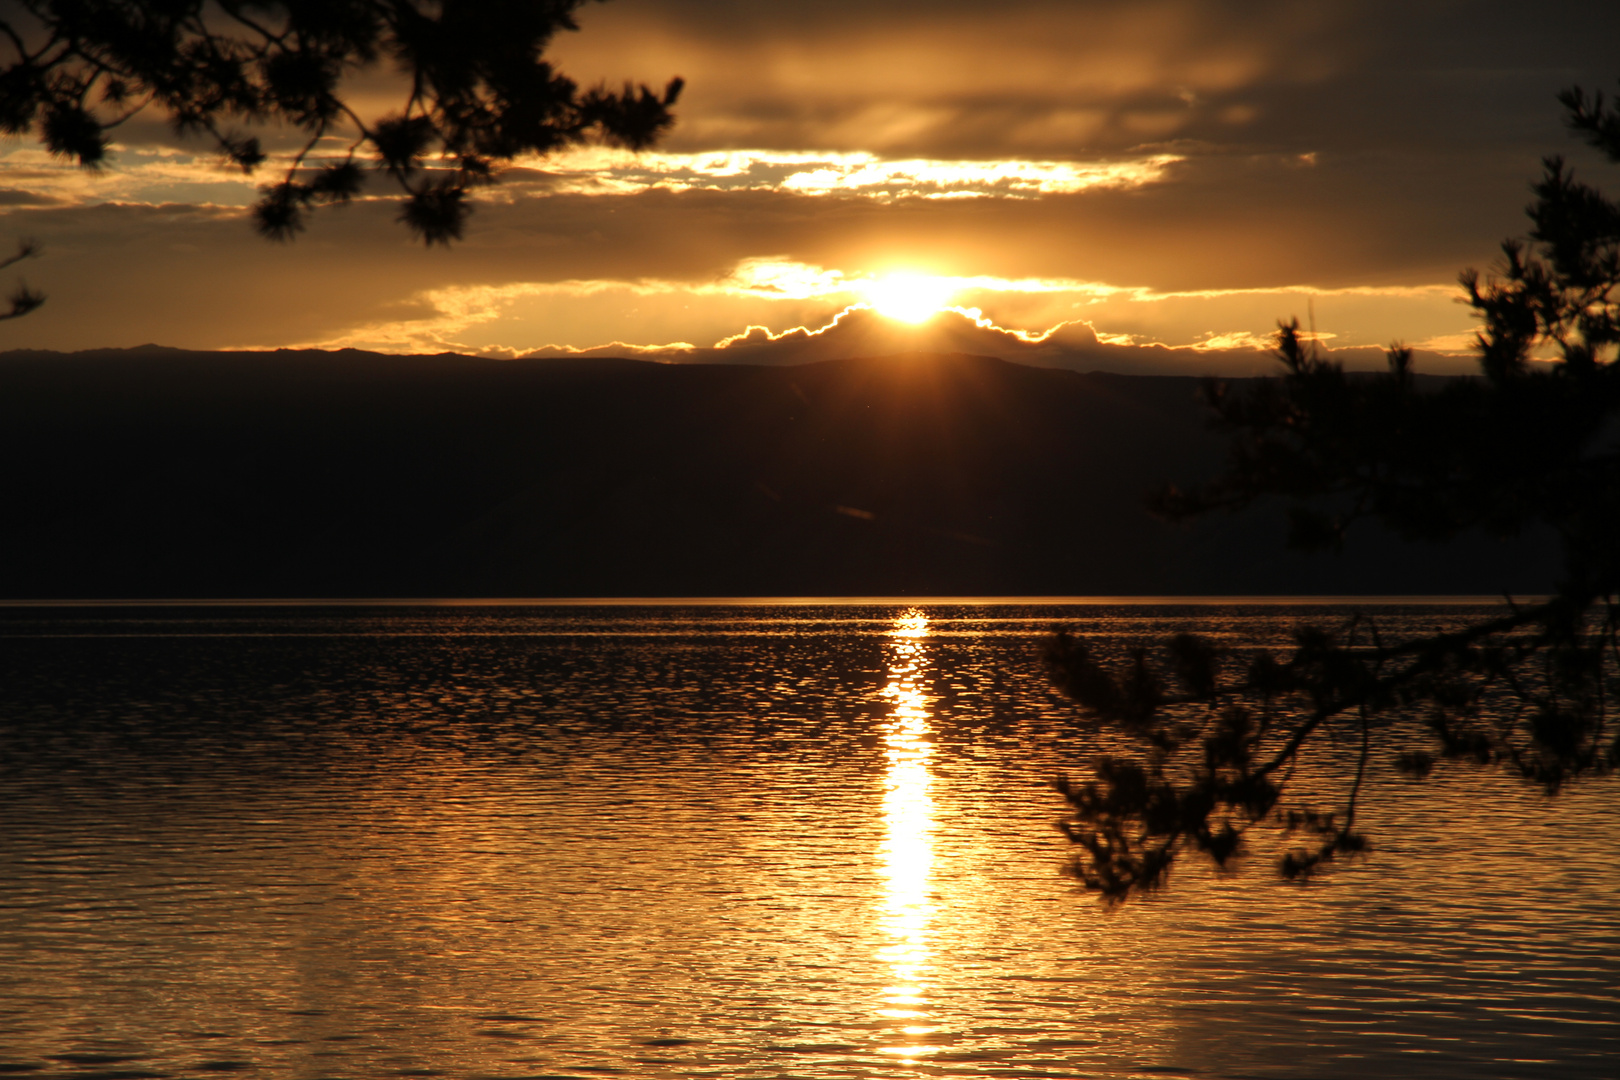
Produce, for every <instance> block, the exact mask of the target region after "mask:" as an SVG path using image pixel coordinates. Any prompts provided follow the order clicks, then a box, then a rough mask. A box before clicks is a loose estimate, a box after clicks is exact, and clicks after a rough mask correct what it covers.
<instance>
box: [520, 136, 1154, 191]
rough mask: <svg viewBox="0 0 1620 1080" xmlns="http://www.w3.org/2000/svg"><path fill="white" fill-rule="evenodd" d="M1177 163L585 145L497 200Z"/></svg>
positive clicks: (1116, 183)
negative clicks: (629, 149)
mask: <svg viewBox="0 0 1620 1080" xmlns="http://www.w3.org/2000/svg"><path fill="white" fill-rule="evenodd" d="M1180 160H1182V159H1181V158H1180V157H1178V156H1177V155H1175V154H1164V153H1160V154H1150V155H1136V156H1134V157H1125V158H1121V159H1117V160H1099V161H1029V160H1020V159H999V160H995V161H946V160H933V159H922V158H913V159H906V160H890V159H886V158H883V157H881V156H879V155H877V154H872V153H867V152H864V151H862V152H854V153H840V152H836V151H796V152H792V153H787V152H782V151H772V150H725V151H710V152H705V153H695V154H669V153H642V154H632V153H629V152H626V151H620V150H611V149H607V148H601V147H592V148H586V149H580V150H573V151H568V152H566V153H560V154H555V155H552V156H551V157H548V158H530V159H521V160H519V161H518V162H516V164H515V167H514V168H513V169H511V170H509V171H508V172H507V173H506V174H505V176H504V178H503V179H504V184H503V186H502V188H501V189H498V190H497V192H496V196H497V197H499V198H505V199H510V198H515V197H521V196H522V195H525V194H530V193H539V194H579V195H629V194H635V193H637V192H641V191H646V190H649V189H655V188H656V189H662V190H666V191H693V190H703V191H786V192H792V193H794V194H798V195H810V196H822V197H826V196H846V197H848V196H854V197H862V198H869V199H880V200H888V199H900V198H922V199H951V198H1025V199H1027V198H1038V197H1040V196H1042V195H1069V194H1074V193H1076V192H1081V191H1088V190H1091V189H1096V188H1113V189H1130V188H1136V187H1141V186H1142V185H1144V184H1151V183H1156V182H1159V181H1161V180H1163V179H1164V178H1165V172H1166V169H1167V168H1168V167H1169V166H1170V165H1173V164H1175V163H1176V162H1178V161H1180Z"/></svg>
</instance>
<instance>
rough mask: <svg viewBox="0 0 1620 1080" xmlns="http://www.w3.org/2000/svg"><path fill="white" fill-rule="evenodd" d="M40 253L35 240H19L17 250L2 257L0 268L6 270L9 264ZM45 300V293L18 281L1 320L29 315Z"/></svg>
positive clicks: (0, 314) (0, 315)
mask: <svg viewBox="0 0 1620 1080" xmlns="http://www.w3.org/2000/svg"><path fill="white" fill-rule="evenodd" d="M38 254H39V245H38V244H36V243H35V242H34V241H32V240H19V241H18V242H17V250H16V252H15V253H14V254H12V255H9V256H7V257H6V258H4V259H0V270H4V269H6V268H7V267H9V266H15V265H17V264H18V263H20V262H22V261H23V260H24V259H32V258H33V257H34V256H35V255H38ZM44 302H45V294H44V293H38V292H35V291H34V290H33V289H30V288H29V287H28V283H27V282H24V281H19V282H18V283H17V287H16V288H15V289H13V290H12V291H11V295H10V296H8V297H6V303H7V305H8V306H7V307H6V309H5V310H4V311H0V321H4V320H6V319H19V318H21V317H22V316H24V315H27V314H28V313H29V312H30V311H33V310H34V309H35V308H37V307H39V305H41V304H43V303H44Z"/></svg>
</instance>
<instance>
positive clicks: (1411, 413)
mask: <svg viewBox="0 0 1620 1080" xmlns="http://www.w3.org/2000/svg"><path fill="white" fill-rule="evenodd" d="M1561 100H1562V101H1563V103H1564V105H1565V107H1566V109H1567V110H1568V117H1569V122H1570V125H1571V127H1572V128H1573V129H1575V130H1576V131H1577V132H1579V133H1581V134H1583V135H1585V136H1586V137H1587V139H1588V140H1589V141H1590V142H1591V143H1592V144H1593V145H1594V146H1596V147H1598V148H1599V149H1601V150H1603V151H1604V152H1605V153H1606V154H1607V155H1608V156H1609V157H1610V158H1611V159H1612V160H1617V161H1620V110H1617V109H1616V107H1615V106H1614V105H1613V104H1611V103H1609V102H1606V101H1605V99H1604V98H1603V97H1602V96H1601V95H1585V94H1583V92H1582V91H1581V90H1579V89H1578V88H1576V89H1573V90H1570V91H1568V92H1567V93H1565V94H1564V95H1562V97H1561ZM1544 165H1545V168H1544V172H1543V175H1542V178H1541V179H1540V180H1539V181H1537V182H1536V183H1535V184H1534V185H1533V190H1534V193H1535V201H1534V202H1533V203H1532V204H1531V206H1530V207H1529V209H1528V213H1529V216H1530V219H1531V221H1532V223H1533V229H1532V231H1531V233H1530V239H1529V242H1521V241H1508V242H1506V243H1504V244H1503V246H1502V250H1503V258H1502V261H1501V262H1500V263H1499V264H1498V266H1497V268H1496V270H1495V272H1494V273H1493V274H1490V275H1488V276H1484V277H1482V276H1481V275H1480V274H1478V273H1476V272H1475V271H1473V270H1469V271H1466V272H1464V273H1463V274H1462V276H1461V280H1462V284H1463V288H1464V290H1465V294H1466V300H1467V302H1468V303H1469V305H1470V306H1472V308H1473V309H1474V311H1475V312H1476V313H1477V314H1478V316H1479V318H1480V320H1481V327H1480V330H1479V333H1478V335H1477V339H1476V348H1477V351H1478V354H1479V360H1480V369H1481V375H1480V376H1479V377H1476V378H1469V379H1456V380H1450V381H1448V382H1447V383H1446V384H1445V385H1444V386H1443V387H1441V388H1440V389H1436V390H1423V389H1419V387H1418V386H1417V384H1416V382H1415V380H1414V379H1413V378H1412V354H1411V351H1410V350H1408V349H1405V348H1402V347H1400V346H1394V347H1391V349H1390V350H1389V354H1388V360H1389V368H1388V371H1387V372H1385V373H1382V374H1372V375H1352V374H1347V373H1346V372H1345V371H1344V370H1343V369H1342V367H1340V365H1338V364H1336V363H1332V362H1330V361H1328V360H1326V359H1325V358H1323V356H1322V355H1321V353H1320V352H1319V350H1318V349H1317V348H1316V347H1315V345H1314V344H1313V343H1311V342H1308V341H1307V340H1305V339H1304V338H1303V337H1302V336H1301V334H1300V331H1299V324H1298V321H1297V320H1293V321H1290V322H1287V323H1284V324H1280V329H1279V331H1278V335H1277V355H1278V358H1279V360H1280V361H1281V362H1282V364H1283V368H1284V371H1283V374H1282V375H1281V377H1279V378H1275V379H1268V380H1261V381H1258V382H1257V383H1256V384H1255V385H1253V386H1252V387H1250V388H1248V389H1246V390H1239V389H1236V388H1235V387H1233V386H1232V385H1231V384H1229V383H1224V382H1220V381H1212V382H1210V383H1209V384H1207V385H1206V388H1205V392H1206V396H1207V399H1208V401H1209V403H1210V405H1211V406H1212V408H1213V411H1214V414H1215V417H1216V421H1217V423H1218V424H1219V425H1220V426H1221V427H1223V428H1224V429H1226V430H1227V431H1228V432H1229V433H1230V434H1231V437H1232V442H1231V452H1230V459H1229V461H1228V464H1227V468H1226V470H1225V472H1224V474H1222V475H1221V476H1220V477H1218V478H1217V479H1216V480H1214V481H1213V482H1211V483H1209V484H1206V485H1203V486H1201V487H1199V488H1196V489H1193V490H1190V491H1187V490H1181V489H1178V488H1175V487H1166V488H1164V489H1163V490H1161V491H1159V492H1158V493H1156V494H1155V495H1154V496H1153V498H1152V499H1151V500H1150V502H1151V505H1152V507H1153V508H1154V509H1155V510H1156V511H1157V512H1158V513H1160V514H1162V515H1163V516H1165V517H1168V518H1170V519H1172V520H1175V519H1184V518H1188V517H1192V516H1196V515H1199V514H1205V513H1209V512H1211V511H1214V510H1223V509H1224V510H1235V509H1240V508H1243V507H1246V506H1249V505H1251V504H1253V503H1255V502H1256V501H1259V500H1261V499H1267V498H1281V499H1282V500H1284V501H1285V502H1286V504H1287V507H1288V516H1289V543H1290V546H1292V547H1295V548H1299V549H1303V550H1318V549H1323V548H1328V549H1333V548H1337V547H1339V545H1340V544H1341V543H1342V542H1343V539H1344V536H1345V534H1346V531H1347V530H1348V529H1349V528H1350V527H1351V526H1352V525H1353V524H1354V523H1355V522H1357V521H1360V520H1364V519H1369V518H1370V519H1375V520H1377V521H1380V522H1382V523H1383V524H1384V525H1386V526H1388V527H1390V528H1391V529H1393V530H1394V531H1395V532H1397V533H1398V534H1400V535H1402V536H1404V537H1406V538H1408V539H1422V540H1432V541H1445V540H1449V539H1451V538H1453V537H1455V536H1457V535H1458V534H1459V533H1462V532H1464V531H1465V530H1469V529H1483V530H1485V531H1487V532H1490V533H1495V534H1498V535H1511V534H1514V533H1518V532H1521V531H1523V530H1525V529H1528V528H1532V527H1545V528H1550V529H1551V530H1553V532H1554V533H1555V534H1556V535H1557V537H1558V539H1559V541H1560V542H1561V545H1562V551H1563V577H1562V580H1561V582H1560V583H1559V585H1558V589H1557V592H1556V594H1555V595H1553V596H1552V597H1550V598H1549V599H1547V600H1546V601H1544V602H1539V603H1535V604H1529V605H1524V606H1515V605H1513V604H1512V603H1511V602H1510V603H1509V605H1508V608H1507V610H1506V611H1504V612H1503V613H1501V614H1497V615H1493V616H1492V617H1490V618H1487V619H1482V620H1479V621H1477V622H1475V623H1473V624H1472V625H1469V626H1466V627H1464V628H1462V629H1460V630H1455V631H1449V632H1444V633H1434V634H1431V635H1429V636H1425V637H1418V638H1413V639H1411V640H1405V641H1398V642H1384V641H1383V640H1382V639H1381V638H1380V636H1379V634H1378V632H1377V626H1376V624H1375V623H1374V622H1372V621H1371V620H1369V619H1367V618H1365V617H1363V616H1356V617H1355V618H1352V619H1351V620H1349V621H1348V622H1347V623H1346V624H1344V625H1343V626H1339V627H1334V628H1322V627H1312V626H1306V627H1301V628H1299V629H1298V630H1296V631H1295V635H1294V636H1295V642H1294V648H1293V651H1292V653H1291V654H1289V655H1286V656H1281V657H1278V656H1272V655H1270V654H1268V653H1267V652H1265V651H1264V650H1253V651H1250V652H1248V653H1246V654H1245V653H1241V652H1237V651H1225V650H1222V649H1219V648H1217V647H1216V646H1215V645H1214V644H1213V643H1211V642H1209V641H1206V640H1203V639H1200V638H1198V637H1195V636H1193V635H1188V634H1183V635H1179V636H1177V637H1176V638H1174V639H1173V640H1171V641H1169V642H1167V643H1165V645H1164V646H1163V647H1162V648H1161V649H1159V650H1157V651H1154V652H1151V653H1150V652H1149V651H1148V650H1145V649H1141V650H1137V651H1136V652H1135V653H1134V654H1132V656H1131V657H1130V660H1129V662H1128V664H1127V665H1126V666H1125V667H1124V668H1123V669H1115V668H1111V667H1109V666H1107V665H1104V664H1103V663H1101V662H1099V661H1098V660H1097V658H1096V657H1095V656H1094V654H1093V651H1092V650H1091V648H1090V647H1089V646H1088V645H1087V643H1086V642H1084V641H1083V640H1080V639H1078V638H1076V637H1074V636H1072V635H1070V634H1068V633H1059V634H1058V635H1056V636H1055V637H1054V638H1053V639H1052V641H1051V642H1050V643H1049V646H1048V650H1047V663H1048V668H1049V671H1050V673H1051V675H1052V678H1053V680H1054V682H1055V683H1056V685H1057V686H1058V687H1059V688H1061V689H1062V690H1063V691H1064V692H1065V693H1066V694H1067V695H1068V696H1069V697H1071V698H1072V699H1073V700H1074V701H1075V702H1076V703H1077V704H1078V705H1079V706H1080V708H1081V711H1082V713H1083V715H1084V716H1086V717H1087V718H1089V719H1090V720H1091V721H1092V722H1093V723H1095V724H1097V725H1099V726H1101V727H1105V728H1107V729H1109V730H1111V731H1115V732H1123V733H1124V734H1126V735H1128V736H1130V737H1131V738H1132V740H1133V741H1134V743H1135V745H1136V746H1137V747H1138V748H1139V749H1137V750H1136V751H1134V752H1131V753H1124V754H1115V755H1109V756H1104V757H1101V758H1099V759H1097V760H1096V762H1095V763H1094V767H1093V773H1094V775H1093V777H1092V778H1091V779H1089V780H1084V781H1075V780H1068V779H1065V780H1062V781H1059V783H1058V785H1057V786H1058V789H1059V790H1060V791H1061V792H1062V793H1063V795H1064V797H1065V798H1066V799H1067V801H1068V802H1069V804H1070V806H1071V808H1072V810H1073V817H1072V819H1071V820H1069V821H1067V822H1065V823H1064V826H1063V828H1064V832H1065V833H1066V835H1067V836H1068V837H1069V839H1070V840H1071V841H1072V842H1073V843H1074V845H1075V846H1076V848H1077V853H1076V857H1075V859H1074V862H1073V866H1072V869H1073V872H1074V874H1075V875H1076V876H1077V877H1078V878H1079V879H1080V880H1081V881H1083V882H1084V883H1085V885H1086V886H1087V887H1088V888H1090V889H1093V890H1095V891H1096V892H1097V893H1098V894H1099V895H1100V897H1101V899H1102V900H1103V901H1104V902H1105V903H1108V904H1117V903H1120V902H1122V901H1124V900H1126V899H1128V898H1130V897H1132V896H1136V895H1140V894H1144V893H1150V892H1152V891H1154V890H1156V889H1159V888H1162V887H1163V886H1164V884H1165V882H1166V880H1167V875H1168V874H1169V872H1170V870H1171V868H1172V866H1173V865H1174V863H1175V860H1176V859H1177V857H1178V856H1179V855H1181V854H1183V853H1185V852H1187V851H1189V850H1190V851H1193V852H1196V853H1198V854H1199V855H1201V856H1203V857H1205V858H1207V859H1208V860H1210V861H1211V862H1212V863H1213V864H1214V865H1216V866H1217V867H1225V866H1228V865H1230V864H1231V862H1232V861H1233V860H1234V859H1236V858H1237V857H1239V856H1240V855H1241V854H1242V853H1243V852H1244V850H1245V849H1246V847H1248V846H1249V841H1250V838H1251V835H1252V834H1254V833H1255V832H1256V830H1262V831H1270V832H1273V833H1275V834H1278V835H1280V836H1283V837H1292V838H1293V840H1292V845H1291V847H1290V849H1289V850H1287V851H1286V852H1284V853H1283V854H1282V855H1281V856H1280V858H1279V867H1278V868H1279V870H1280V871H1281V873H1282V874H1283V876H1284V877H1286V878H1289V879H1292V880H1300V881H1302V880H1305V879H1308V878H1309V877H1310V876H1311V875H1312V874H1313V873H1315V872H1317V871H1319V870H1320V869H1322V868H1323V867H1324V866H1325V865H1327V864H1328V863H1331V862H1332V861H1334V860H1335V859H1338V858H1340V857H1344V856H1350V855H1354V854H1357V853H1359V852H1362V851H1364V850H1366V849H1367V846H1368V841H1367V838H1366V837H1365V836H1364V835H1363V834H1362V833H1361V832H1359V831H1358V830H1357V829H1356V825H1355V814H1356V806H1357V802H1358V800H1359V799H1360V798H1362V797H1363V792H1364V786H1365V784H1366V782H1367V777H1368V769H1367V766H1368V760H1369V756H1370V753H1371V748H1372V746H1373V743H1374V741H1375V740H1376V741H1378V742H1379V743H1380V744H1383V745H1386V746H1388V748H1389V750H1390V751H1391V753H1392V757H1393V763H1394V764H1395V765H1396V766H1397V767H1398V768H1399V769H1400V770H1401V771H1402V772H1404V773H1405V774H1407V775H1409V776H1412V777H1415V778H1421V777H1424V776H1427V775H1429V773H1430V772H1431V771H1432V770H1433V769H1434V768H1435V767H1436V766H1438V765H1440V764H1443V763H1466V764H1474V765H1482V766H1485V765H1488V766H1496V767H1501V768H1506V769H1507V770H1509V771H1510V772H1512V773H1514V774H1516V775H1518V776H1521V777H1523V778H1524V779H1526V780H1528V781H1530V782H1533V783H1536V784H1539V785H1540V786H1541V787H1542V788H1544V789H1545V790H1546V791H1547V792H1549V793H1553V792H1557V791H1558V790H1559V789H1560V788H1561V787H1563V786H1564V785H1565V784H1567V783H1569V782H1570V781H1572V780H1574V779H1575V778H1577V777H1580V776H1583V775H1587V774H1606V773H1610V772H1612V771H1613V770H1614V769H1615V767H1616V766H1617V765H1620V738H1617V737H1616V733H1615V731H1614V729H1613V726H1612V725H1611V724H1610V722H1609V721H1610V716H1609V713H1610V711H1611V702H1612V701H1614V700H1615V699H1616V698H1617V696H1620V603H1617V599H1620V597H1617V593H1620V364H1617V363H1616V360H1617V358H1620V206H1617V205H1616V204H1615V203H1613V202H1611V201H1610V200H1608V199H1606V198H1605V197H1604V196H1603V195H1602V194H1601V193H1600V192H1598V191H1597V190H1596V189H1594V188H1592V187H1590V186H1588V185H1586V184H1584V183H1581V182H1579V181H1577V180H1576V178H1575V176H1574V173H1573V172H1572V171H1571V170H1570V169H1569V168H1568V167H1567V166H1566V165H1565V163H1564V162H1563V161H1562V160H1561V159H1559V158H1556V157H1554V158H1548V159H1547V160H1546V161H1545V163H1544ZM1413 731H1418V732H1421V737H1419V736H1415V735H1413V734H1412V732H1413ZM1414 739H1415V740H1416V741H1413V740H1414ZM1331 744H1337V745H1340V746H1343V745H1354V746H1356V747H1358V759H1357V764H1356V767H1355V771H1354V778H1353V780H1351V781H1349V782H1348V783H1347V785H1346V787H1345V789H1344V792H1343V795H1342V798H1340V799H1339V800H1337V801H1336V804H1335V805H1334V807H1333V808H1332V809H1327V810H1324V809H1321V808H1319V807H1316V806H1313V805H1310V804H1308V803H1307V802H1306V801H1305V800H1304V798H1303V797H1297V796H1294V795H1293V794H1292V793H1291V791H1290V787H1289V785H1290V780H1291V779H1292V778H1293V776H1294V773H1295V770H1296V768H1297V767H1299V766H1300V764H1301V763H1302V761H1303V760H1304V759H1305V756H1306V754H1307V752H1311V753H1326V752H1327V747H1328V746H1329V745H1331Z"/></svg>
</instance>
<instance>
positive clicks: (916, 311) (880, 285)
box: [861, 273, 956, 323]
mask: <svg viewBox="0 0 1620 1080" xmlns="http://www.w3.org/2000/svg"><path fill="white" fill-rule="evenodd" d="M861 291H862V292H863V293H865V294H866V302H867V303H868V304H871V305H872V308H873V310H875V311H877V313H878V314H880V315H886V316H888V317H889V318H891V319H897V320H899V321H900V322H907V323H920V322H923V321H925V320H927V319H928V318H930V317H931V316H934V315H937V314H938V313H939V312H941V311H943V310H944V309H945V307H946V303H947V301H949V300H950V298H951V296H952V295H953V294H954V293H955V292H956V288H955V286H954V284H953V283H952V282H951V280H950V279H949V278H942V277H930V276H929V275H927V274H909V273H894V274H885V275H884V276H882V277H880V278H872V279H871V280H870V281H868V282H866V283H865V285H864V286H863V288H862V290H861Z"/></svg>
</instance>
